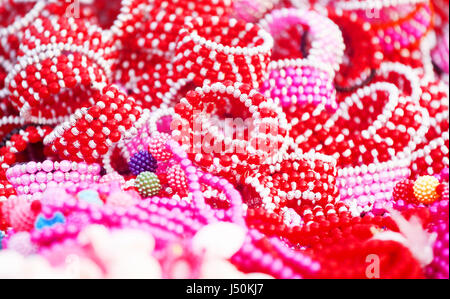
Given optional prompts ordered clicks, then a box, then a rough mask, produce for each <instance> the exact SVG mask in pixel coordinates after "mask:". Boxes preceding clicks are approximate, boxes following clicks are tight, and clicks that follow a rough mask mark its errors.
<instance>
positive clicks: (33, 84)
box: [5, 18, 117, 118]
mask: <svg viewBox="0 0 450 299" xmlns="http://www.w3.org/2000/svg"><path fill="white" fill-rule="evenodd" d="M45 29H46V30H47V31H46V32H50V34H51V35H53V37H52V38H51V39H49V38H48V37H46V36H43V35H42V34H39V32H41V31H43V30H45ZM70 30H75V32H74V33H71V34H68V33H67V32H70ZM26 33H28V34H31V36H28V35H27V39H24V40H23V41H22V44H21V53H23V54H22V55H20V56H19V57H18V62H19V65H20V67H17V68H15V69H14V70H13V71H12V72H10V73H9V74H8V76H7V78H6V80H5V82H6V84H7V86H8V90H9V93H10V96H11V100H12V102H13V104H14V105H15V106H16V107H17V108H18V109H19V110H20V113H21V115H22V116H25V117H30V116H31V115H34V116H41V115H42V114H43V116H44V117H46V118H48V117H55V116H60V115H67V114H70V113H72V112H73V110H75V109H76V108H79V107H83V106H86V105H87V103H89V102H90V100H91V99H90V96H91V94H92V91H91V90H90V87H91V84H92V83H93V82H97V83H98V82H105V81H106V79H107V78H109V77H110V64H111V59H114V58H115V56H116V55H117V54H116V52H115V48H114V45H113V44H112V41H108V40H105V39H104V38H102V34H101V31H100V29H99V28H96V27H94V26H93V25H88V24H87V23H86V22H84V21H82V20H78V19H70V18H69V19H63V18H58V19H54V18H52V19H38V20H36V21H35V22H34V23H33V26H32V27H30V28H28V29H27V30H26ZM69 97H73V98H71V100H74V101H70V102H69V104H68V103H67V99H68V98H69ZM41 109H42V110H41ZM42 111H45V112H42Z"/></svg>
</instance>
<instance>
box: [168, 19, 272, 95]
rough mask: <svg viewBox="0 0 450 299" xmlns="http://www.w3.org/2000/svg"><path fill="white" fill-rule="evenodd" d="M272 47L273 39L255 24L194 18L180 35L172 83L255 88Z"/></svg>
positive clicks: (262, 73) (263, 72)
mask: <svg viewBox="0 0 450 299" xmlns="http://www.w3.org/2000/svg"><path fill="white" fill-rule="evenodd" d="M272 45H273V40H272V37H271V36H270V35H269V34H268V33H267V32H265V31H264V30H261V28H260V27H259V26H258V25H254V24H250V23H245V22H243V21H240V20H235V19H230V20H224V19H219V18H218V17H215V16H213V17H210V16H205V17H203V18H193V19H191V21H190V22H186V25H185V26H184V28H183V29H182V30H180V32H179V42H178V43H177V47H176V48H177V49H176V51H175V57H174V59H173V67H174V70H175V72H176V74H177V77H175V78H174V81H175V82H177V81H180V80H185V81H186V80H187V81H192V82H193V83H194V84H195V85H196V86H199V87H201V86H203V85H204V84H211V83H214V82H216V81H219V82H223V81H224V80H231V81H232V82H243V83H247V84H250V85H251V86H253V87H256V88H257V87H258V86H259V85H260V84H261V82H262V80H263V79H264V78H265V77H266V72H267V67H268V62H269V57H270V51H271V48H272ZM181 78H185V79H181ZM185 83H186V82H185ZM175 87H176V86H175Z"/></svg>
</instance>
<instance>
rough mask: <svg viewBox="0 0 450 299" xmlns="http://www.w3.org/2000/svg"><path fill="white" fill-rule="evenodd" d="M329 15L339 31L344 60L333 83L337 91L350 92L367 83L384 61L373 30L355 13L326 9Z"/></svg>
mask: <svg viewBox="0 0 450 299" xmlns="http://www.w3.org/2000/svg"><path fill="white" fill-rule="evenodd" d="M328 17H329V18H330V19H331V20H332V21H333V22H335V23H336V24H337V25H338V26H339V29H340V30H341V31H342V35H343V37H344V42H345V49H346V50H345V52H344V55H345V56H346V59H344V61H345V62H343V63H341V65H340V69H339V72H337V74H336V78H335V86H336V90H337V91H340V92H351V91H354V90H356V89H358V88H360V87H362V86H364V85H367V84H369V83H370V82H371V81H372V79H373V77H374V76H375V71H376V70H377V69H378V68H379V66H380V64H381V62H382V60H383V52H382V51H381V45H380V41H379V39H378V37H377V36H376V33H375V31H374V30H373V29H372V26H371V24H370V23H368V22H364V21H363V20H362V19H361V18H359V17H358V16H357V15H356V14H354V13H348V12H346V11H342V12H341V11H336V12H335V11H332V10H331V9H330V10H328Z"/></svg>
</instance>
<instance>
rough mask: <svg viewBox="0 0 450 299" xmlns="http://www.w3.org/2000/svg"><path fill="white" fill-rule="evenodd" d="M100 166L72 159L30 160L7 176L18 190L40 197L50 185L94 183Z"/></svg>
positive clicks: (35, 197)
mask: <svg viewBox="0 0 450 299" xmlns="http://www.w3.org/2000/svg"><path fill="white" fill-rule="evenodd" d="M99 174H100V166H99V165H97V164H94V165H87V164H86V163H76V162H70V161H61V162H52V161H50V160H45V161H44V162H42V163H41V162H37V163H36V162H33V161H32V162H28V163H26V164H21V165H15V166H13V167H11V168H9V169H8V171H7V172H6V177H7V179H8V181H9V182H11V184H12V185H13V186H14V187H15V189H16V190H17V194H18V195H21V194H25V195H27V198H28V199H30V200H31V199H33V200H36V199H40V198H41V196H42V193H43V192H44V191H45V190H46V189H47V188H49V187H55V186H58V185H64V186H66V187H67V186H68V185H70V184H76V183H79V182H84V181H86V182H90V183H93V182H95V181H97V180H98V179H99Z"/></svg>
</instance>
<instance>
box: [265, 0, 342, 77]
mask: <svg viewBox="0 0 450 299" xmlns="http://www.w3.org/2000/svg"><path fill="white" fill-rule="evenodd" d="M259 24H260V25H261V27H262V28H265V29H266V30H268V31H269V32H270V33H271V34H272V35H275V36H276V35H279V34H280V32H283V31H284V30H286V29H288V28H289V27H290V26H292V25H298V24H302V25H305V26H307V27H308V28H309V31H308V35H309V36H310V37H311V39H312V41H311V48H310V49H309V50H308V54H307V57H306V59H307V60H309V61H310V62H311V63H319V64H327V65H330V66H331V69H332V70H333V71H337V70H338V69H339V65H340V63H341V61H342V56H343V51H344V48H345V46H344V42H343V38H342V34H341V32H340V31H339V28H338V27H337V26H336V24H334V23H333V22H332V21H331V20H330V19H328V18H326V17H323V16H321V15H319V14H318V13H316V12H314V11H308V10H301V9H293V8H292V9H286V8H284V9H279V10H275V11H273V12H272V13H271V14H269V15H267V16H266V17H265V18H264V19H263V20H261V21H260V23H259Z"/></svg>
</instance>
